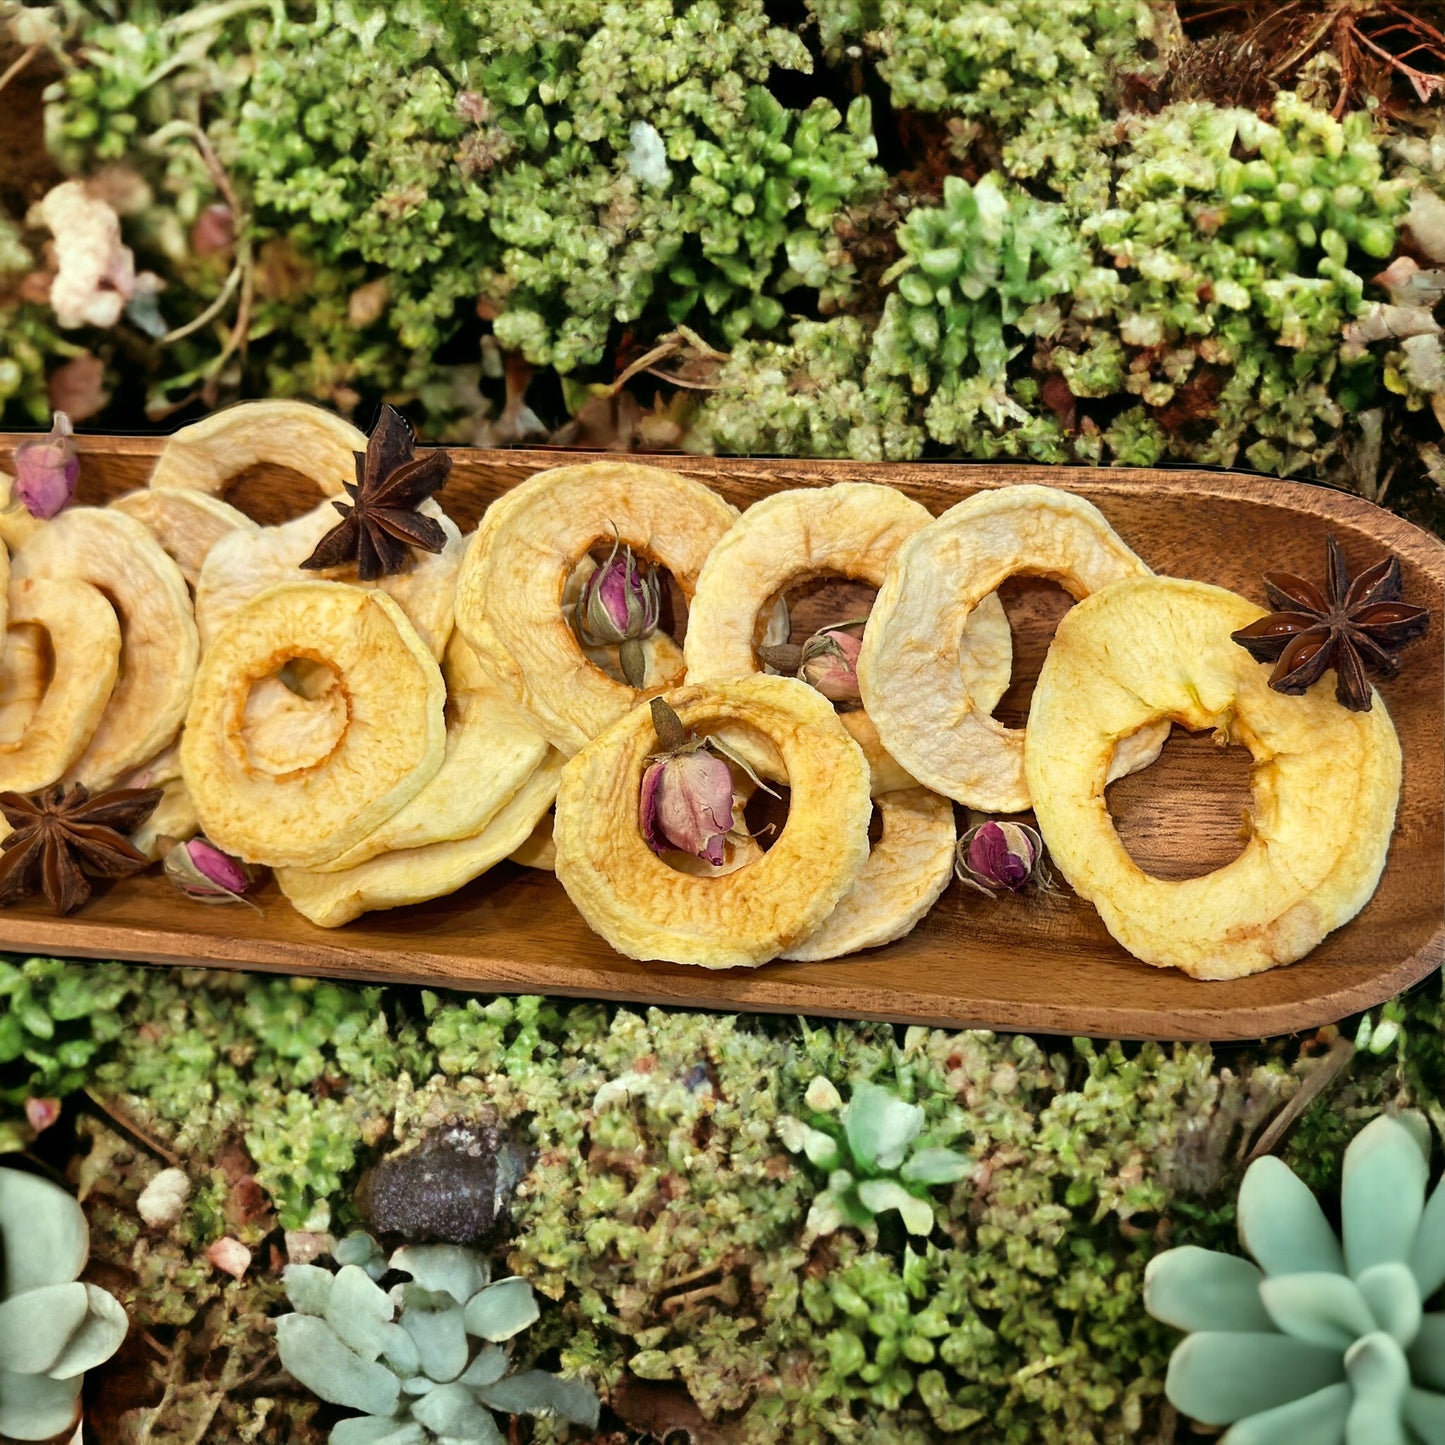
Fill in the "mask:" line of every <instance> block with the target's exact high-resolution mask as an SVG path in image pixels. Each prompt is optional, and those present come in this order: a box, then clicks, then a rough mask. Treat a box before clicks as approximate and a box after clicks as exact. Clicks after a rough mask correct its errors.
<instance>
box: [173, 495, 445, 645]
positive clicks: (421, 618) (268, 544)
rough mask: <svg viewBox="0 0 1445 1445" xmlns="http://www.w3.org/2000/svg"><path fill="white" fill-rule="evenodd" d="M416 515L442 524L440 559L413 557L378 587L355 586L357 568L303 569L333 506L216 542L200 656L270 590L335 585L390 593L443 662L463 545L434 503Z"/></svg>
mask: <svg viewBox="0 0 1445 1445" xmlns="http://www.w3.org/2000/svg"><path fill="white" fill-rule="evenodd" d="M417 510H418V511H419V512H421V514H422V515H423V516H427V517H431V518H433V519H434V520H435V521H437V522H439V523H440V524H441V528H442V531H444V532H445V533H446V535H447V545H446V546H445V548H443V549H442V551H440V552H436V553H432V552H417V553H415V554H414V561H413V562H412V565H411V566H410V567H409V568H407V570H406V571H405V572H397V573H395V574H393V575H389V576H386V577H378V578H377V579H376V580H375V581H374V582H358V581H357V580H356V568H355V567H354V566H348V567H325V568H322V569H320V570H318V571H303V570H302V567H301V563H302V562H304V561H305V560H306V559H307V557H309V556H310V555H311V553H312V551H313V550H314V549H315V547H316V544H317V543H318V542H319V541H320V540H321V539H322V538H323V537H324V536H325V535H326V534H327V533H328V532H329V531H330V530H331V529H332V528H333V527H334V526H335V525H336V523H337V521H338V518H337V514H336V509H335V508H334V507H333V506H332V505H331V503H330V502H323V503H322V504H321V505H320V506H319V507H313V508H312V509H311V511H309V512H305V513H303V514H302V515H301V516H299V517H294V518H293V519H292V520H291V521H289V522H283V523H281V524H280V525H279V526H276V527H261V528H258V529H256V530H254V531H251V532H233V533H231V534H230V535H229V536H225V537H221V538H219V539H218V540H217V541H216V543H215V545H214V546H213V547H212V548H211V550H210V552H209V553H208V555H207V557H206V561H205V565H204V566H202V568H201V575H200V580H199V581H198V582H197V583H196V626H197V627H198V628H199V629H200V634H201V647H202V649H203V650H204V649H205V648H208V647H209V646H210V645H211V641H212V639H213V638H214V637H215V636H216V635H217V633H219V632H220V631H221V629H222V628H224V627H225V625H226V623H227V622H229V621H230V619H231V618H232V616H234V615H235V613H236V611H237V609H238V608H240V607H242V606H244V604H245V603H246V602H248V601H249V600H250V599H251V598H252V597H256V596H258V595H259V594H260V593H262V592H265V591H266V590H267V589H268V588H271V587H275V586H277V585H278V584H279V583H282V582H318V581H325V582H330V581H336V582H346V583H349V584H350V585H352V586H355V587H366V588H375V589H377V590H378V591H381V592H385V593H386V595H387V596H388V597H390V598H391V599H392V601H393V602H395V603H396V604H397V605H398V606H399V607H400V608H401V610H402V611H403V612H405V613H406V616H407V620H408V621H409V622H410V623H411V625H412V626H413V627H415V628H416V630H417V631H418V632H419V633H420V634H421V638H422V641H423V642H425V643H426V645H427V647H428V649H429V650H430V652H431V655H432V656H433V657H434V658H436V660H437V661H438V662H440V661H441V659H442V656H443V654H444V653H445V652H446V646H447V639H448V638H449V637H450V636H451V633H452V596H453V593H454V591H455V588H456V575H457V569H458V568H459V567H460V566H461V560H462V554H463V552H464V550H465V547H466V543H465V541H464V539H463V537H462V534H461V531H460V530H459V529H458V527H457V525H456V523H455V522H453V521H452V520H451V518H450V517H448V516H447V515H446V513H445V512H443V511H442V509H441V508H440V507H439V506H437V504H436V503H435V502H434V501H432V500H431V499H430V498H428V499H427V500H426V501H425V502H423V503H422V504H421V506H420V507H419V508H417Z"/></svg>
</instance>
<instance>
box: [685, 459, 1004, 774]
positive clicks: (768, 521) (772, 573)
mask: <svg viewBox="0 0 1445 1445" xmlns="http://www.w3.org/2000/svg"><path fill="white" fill-rule="evenodd" d="M932 521H933V517H932V515H931V514H930V513H929V511H928V508H927V507H925V506H923V505H922V504H921V503H919V502H915V501H914V500H913V499H912V498H911V497H905V496H904V495H903V493H902V492H899V491H895V490H894V489H893V488H892V487H881V486H877V485H876V484H874V483H872V482H838V483H837V484H835V485H834V486H831V487H807V488H800V489H797V490H794V491H784V492H774V493H773V495H772V496H770V497H764V498H763V499H762V500H761V501H758V502H754V503H753V505H752V506H751V507H749V508H748V509H747V511H746V512H744V513H743V515H742V516H741V517H739V518H738V520H737V521H736V522H734V523H733V525H732V528H731V529H730V530H729V532H728V533H727V535H726V536H725V537H723V538H722V539H721V540H720V541H719V542H718V543H717V545H716V546H715V547H714V548H713V549H712V551H711V552H710V553H708V558H707V561H706V563H705V564H704V565H703V569H702V574H701V575H700V576H699V578H698V581H697V595H696V596H695V597H694V598H693V599H692V604H691V606H690V607H689V609H688V617H687V645H686V646H685V648H684V649H683V655H684V658H685V660H686V663H687V678H688V681H689V682H705V681H707V680H708V679H710V678H721V679H728V678H738V677H751V676H752V675H753V674H754V673H757V672H761V671H762V670H763V669H762V667H761V665H760V663H759V661H758V657H757V651H756V649H757V647H758V646H759V644H761V643H762V642H763V640H764V638H763V636H762V630H761V629H762V626H763V618H764V616H765V615H769V613H770V609H771V608H773V607H774V606H775V604H776V601H777V599H778V598H780V597H781V596H782V595H783V594H784V593H785V592H786V591H787V589H788V588H789V587H793V586H797V585H798V584H799V583H802V582H806V581H808V580H810V579H811V578H814V577H819V576H824V575H827V574H837V575H840V576H843V577H847V578H849V579H851V580H852V581H855V582H866V583H867V584H869V585H870V586H872V587H878V586H881V585H882V582H883V578H884V576H885V575H886V574H887V571H888V566H889V564H890V563H891V562H892V561H893V557H894V555H895V554H896V553H897V551H898V549H899V547H900V546H902V545H903V543H904V542H906V541H907V540H908V538H910V537H912V536H913V535H914V534H915V533H916V532H919V531H921V530H922V529H923V528H924V527H926V526H928V524H929V523H930V522H932ZM837 620H838V621H840V622H841V621H845V620H846V619H844V618H838V619H837ZM959 664H960V671H961V672H962V675H963V679H964V682H965V683H966V685H967V686H968V689H969V692H970V694H971V695H972V697H973V699H974V702H975V705H976V706H977V707H978V708H979V709H980V710H981V711H982V712H985V713H989V712H992V711H993V709H994V708H995V707H996V706H997V705H998V700H999V699H1000V698H1001V697H1002V696H1003V695H1004V693H1005V692H1006V691H1007V690H1008V685H1009V672H1010V669H1011V667H1012V665H1013V638H1012V635H1011V634H1010V632H1009V624H1008V618H1007V617H1006V616H1005V615H1004V610H1003V604H1002V603H1001V602H1000V601H999V600H998V598H997V597H995V596H993V595H992V594H990V595H987V596H985V597H983V598H982V599H981V600H980V602H979V604H978V606H977V607H976V608H975V609H974V610H973V612H972V613H971V614H970V616H969V618H968V620H967V624H966V626H965V629H964V633H963V637H962V640H961V641H960V643H959ZM839 716H840V717H841V719H842V722H843V726H844V727H845V728H847V729H848V731H849V732H850V733H851V734H852V736H853V738H854V740H855V741H856V742H857V743H858V745H859V747H861V748H862V749H863V751H864V753H865V755H866V756H867V758H868V763H869V767H870V768H871V770H872V773H873V795H874V797H877V796H878V795H879V794H881V793H887V792H893V791H895V790H897V789H899V788H911V787H913V786H914V779H913V778H912V777H910V776H909V775H908V773H907V772H906V771H905V770H904V769H903V768H902V767H901V766H899V764H898V763H896V762H895V761H894V759H893V758H892V757H891V756H890V755H889V754H888V752H887V750H886V749H885V748H884V747H883V744H882V743H881V741H880V740H879V737H878V731H877V728H876V727H874V725H873V722H872V720H871V718H870V717H869V716H868V714H867V712H866V711H862V710H859V711H852V712H843V713H840V714H839ZM733 745H734V746H736V745H737V743H736V742H734V744H733ZM750 761H751V759H750Z"/></svg>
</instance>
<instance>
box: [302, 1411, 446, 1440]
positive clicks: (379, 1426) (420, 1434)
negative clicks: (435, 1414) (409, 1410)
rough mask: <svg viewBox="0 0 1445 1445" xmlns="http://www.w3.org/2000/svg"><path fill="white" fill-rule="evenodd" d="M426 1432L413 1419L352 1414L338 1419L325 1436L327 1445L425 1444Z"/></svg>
mask: <svg viewBox="0 0 1445 1445" xmlns="http://www.w3.org/2000/svg"><path fill="white" fill-rule="evenodd" d="M427 1439H428V1437H427V1433H426V1431H425V1430H424V1429H423V1428H422V1427H421V1426H420V1425H418V1424H417V1423H416V1422H415V1421H414V1420H406V1421H401V1420H390V1419H384V1418H381V1417H378V1416H376V1415H353V1416H352V1417H351V1418H350V1419H349V1420H341V1421H338V1422H337V1423H336V1424H335V1425H333V1426H332V1427H331V1434H330V1435H329V1436H327V1442H328V1445H427Z"/></svg>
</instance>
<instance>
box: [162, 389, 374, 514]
mask: <svg viewBox="0 0 1445 1445" xmlns="http://www.w3.org/2000/svg"><path fill="white" fill-rule="evenodd" d="M365 450H366V437H365V435H364V434H363V433H361V432H359V431H357V429H356V428H355V427H354V426H352V424H351V423H350V422H349V421H344V420H343V419H342V418H341V417H339V416H336V415H334V414H333V413H332V412H329V411H324V410H323V409H322V408H321V407H319V406H311V405H310V404H309V403H307V402H304V401H243V402H238V403H237V404H236V405H235V406H228V407H226V408H225V409H224V410H223V411H217V412H212V414H211V415H210V416H208V417H204V418H203V419H202V420H200V421H197V422H192V423H191V425H190V426H183V427H182V428H181V429H180V430H179V431H178V432H176V433H175V434H174V435H173V436H171V437H168V438H167V439H166V444H165V446H164V447H162V448H161V454H160V456H159V457H158V458H157V460H156V466H155V471H153V472H152V473H151V479H150V485H151V486H153V487H180V488H184V489H185V490H188V491H195V492H208V493H210V494H211V495H212V496H219V495H220V494H221V492H223V491H224V490H225V487H226V483H227V482H229V481H230V480H231V478H232V477H236V476H239V475H240V474H241V473H242V472H244V471H245V470H246V469H247V468H248V467H254V466H258V465H260V464H262V463H270V464H271V465H272V466H281V467H288V468H289V469H290V470H291V471H293V472H300V473H301V475H302V476H304V477H309V478H310V479H311V480H312V481H313V482H315V483H316V485H317V487H319V488H320V490H321V491H322V493H324V494H325V495H326V496H328V497H339V496H340V495H341V493H342V488H343V486H344V485H345V484H346V483H347V482H353V483H354V482H355V481H356V460H355V454H356V453H357V452H364V451H365Z"/></svg>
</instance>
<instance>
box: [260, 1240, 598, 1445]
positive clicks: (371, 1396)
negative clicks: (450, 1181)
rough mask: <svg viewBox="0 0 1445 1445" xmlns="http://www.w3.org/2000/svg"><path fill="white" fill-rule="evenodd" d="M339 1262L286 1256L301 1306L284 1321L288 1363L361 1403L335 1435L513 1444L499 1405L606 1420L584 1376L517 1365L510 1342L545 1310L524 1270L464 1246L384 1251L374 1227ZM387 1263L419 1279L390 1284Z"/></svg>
mask: <svg viewBox="0 0 1445 1445" xmlns="http://www.w3.org/2000/svg"><path fill="white" fill-rule="evenodd" d="M336 1261H337V1263H338V1264H340V1265H341V1268H340V1270H339V1271H337V1272H336V1273H335V1274H333V1273H332V1272H331V1271H330V1270H327V1269H322V1268H321V1267H320V1266H318V1265H311V1264H293V1265H288V1266H287V1269H286V1273H285V1276H284V1282H285V1286H286V1294H287V1297H288V1298H289V1299H290V1301H291V1304H292V1306H293V1307H294V1309H295V1313H294V1314H287V1315H282V1316H281V1317H280V1318H279V1319H278V1320H277V1321H276V1343H277V1347H278V1349H279V1352H280V1355H281V1363H282V1364H283V1365H284V1366H285V1367H286V1369H287V1370H289V1371H290V1373H291V1374H292V1375H294V1376H295V1377H296V1379H297V1380H299V1381H300V1382H301V1383H302V1384H303V1385H305V1386H306V1388H307V1389H309V1390H310V1391H312V1393H313V1394H316V1395H319V1396H320V1397H321V1399H323V1400H327V1401H329V1402H330V1403H331V1404H333V1405H344V1406H346V1407H348V1408H350V1409H353V1410H360V1411H362V1412H363V1413H362V1414H360V1415H354V1416H352V1417H350V1418H349V1419H346V1420H342V1421H341V1422H340V1423H339V1424H337V1425H336V1426H335V1427H334V1428H333V1430H332V1431H331V1436H330V1445H428V1442H430V1441H442V1442H445V1445H503V1442H504V1440H505V1438H506V1437H505V1436H504V1435H503V1433H502V1431H501V1430H500V1429H499V1428H498V1426H497V1422H496V1419H495V1418H494V1416H493V1413H492V1412H493V1411H496V1412H498V1413H499V1414H501V1415H504V1416H511V1415H522V1414H526V1415H557V1416H560V1417H561V1418H563V1419H566V1420H570V1421H572V1422H573V1423H574V1424H578V1425H586V1426H588V1427H589V1428H590V1429H593V1430H595V1429H596V1428H597V1420H598V1413H599V1409H600V1406H599V1404H598V1400H597V1396H596V1394H595V1393H594V1392H593V1391H592V1390H591V1388H590V1387H589V1386H587V1385H585V1384H583V1383H582V1382H581V1381H578V1380H564V1379H561V1378H559V1377H558V1376H556V1375H551V1374H548V1373H547V1372H546V1371H545V1370H524V1371H521V1372H519V1373H516V1374H509V1373H508V1371H509V1369H510V1366H511V1359H510V1356H509V1353H508V1350H507V1349H506V1348H504V1345H505V1342H506V1341H509V1340H511V1339H513V1338H514V1337H515V1336H517V1335H519V1334H520V1333H521V1332H522V1331H523V1330H525V1329H526V1328H527V1326H528V1325H530V1324H532V1323H533V1322H534V1321H535V1320H536V1319H537V1315H538V1311H537V1301H536V1299H535V1298H534V1297H533V1294H532V1286H531V1285H530V1284H528V1283H527V1281H526V1280H523V1279H502V1280H497V1281H495V1282H492V1281H491V1279H490V1276H489V1273H488V1268H487V1262H486V1260H485V1259H484V1258H483V1257H482V1256H481V1255H479V1254H477V1253H475V1252H474V1251H473V1250H470V1249H464V1248H462V1247H461V1246H459V1245H451V1244H434V1245H408V1246H404V1247H403V1248H401V1249H398V1250H397V1251H396V1252H395V1253H394V1254H393V1255H392V1256H391V1259H390V1260H389V1261H386V1260H385V1259H384V1258H383V1256H382V1254H381V1251H380V1250H379V1249H378V1248H377V1245H376V1242H375V1240H373V1239H372V1238H371V1237H370V1236H369V1235H365V1234H357V1235H350V1236H348V1237H347V1238H346V1239H344V1240H342V1241H341V1243H340V1244H339V1245H338V1246H337V1248H336ZM388 1268H389V1269H391V1270H394V1271H398V1272H401V1273H405V1274H408V1275H410V1276H411V1278H410V1280H408V1281H406V1282H405V1283H402V1284H398V1285H396V1286H394V1287H393V1288H392V1289H391V1290H384V1289H382V1288H381V1286H380V1285H379V1284H377V1282H376V1281H377V1280H378V1279H380V1278H381V1277H382V1275H383V1274H384V1273H385V1272H386V1271H387V1270H388ZM478 1346H480V1348H478Z"/></svg>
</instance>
